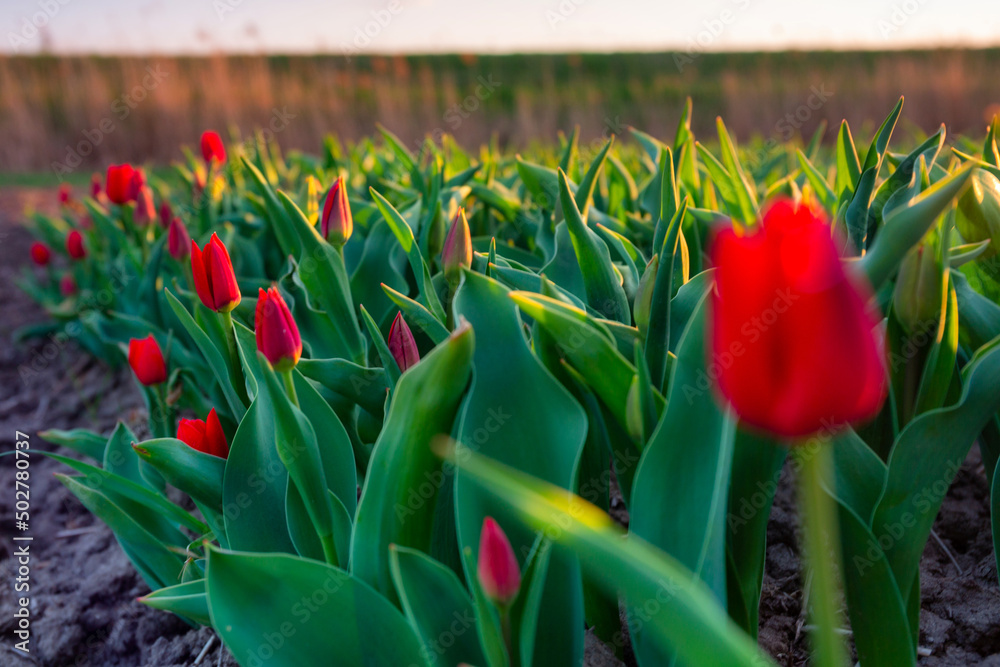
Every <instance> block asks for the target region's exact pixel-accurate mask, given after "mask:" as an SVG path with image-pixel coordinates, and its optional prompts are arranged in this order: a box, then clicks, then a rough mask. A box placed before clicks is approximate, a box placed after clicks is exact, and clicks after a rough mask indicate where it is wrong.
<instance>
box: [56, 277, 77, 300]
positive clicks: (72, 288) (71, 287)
mask: <svg viewBox="0 0 1000 667" xmlns="http://www.w3.org/2000/svg"><path fill="white" fill-rule="evenodd" d="M59 293H60V294H62V295H63V296H73V295H74V294H76V279H75V278H73V274H72V273H66V274H63V277H62V278H60V279H59Z"/></svg>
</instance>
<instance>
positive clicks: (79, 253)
mask: <svg viewBox="0 0 1000 667" xmlns="http://www.w3.org/2000/svg"><path fill="white" fill-rule="evenodd" d="M66 252H68V253H69V256H70V257H72V258H73V259H83V258H84V257H86V256H87V249H86V248H85V247H84V246H83V235H82V234H81V233H80V232H79V231H77V230H76V229H73V230H71V231H70V233H69V234H67V235H66Z"/></svg>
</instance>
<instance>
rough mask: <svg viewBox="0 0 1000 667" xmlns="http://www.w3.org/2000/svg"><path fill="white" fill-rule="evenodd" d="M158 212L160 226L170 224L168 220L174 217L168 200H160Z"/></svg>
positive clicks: (164, 226)
mask: <svg viewBox="0 0 1000 667" xmlns="http://www.w3.org/2000/svg"><path fill="white" fill-rule="evenodd" d="M159 214H160V226H161V227H163V228H164V229H166V228H167V227H169V226H170V221H171V220H173V219H174V210H173V209H172V208H170V202H168V201H167V200H166V199H164V200H163V201H161V202H160V208H159Z"/></svg>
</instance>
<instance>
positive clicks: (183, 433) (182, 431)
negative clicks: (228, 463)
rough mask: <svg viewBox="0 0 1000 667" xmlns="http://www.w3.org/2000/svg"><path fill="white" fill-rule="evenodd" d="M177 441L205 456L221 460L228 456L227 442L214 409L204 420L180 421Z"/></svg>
mask: <svg viewBox="0 0 1000 667" xmlns="http://www.w3.org/2000/svg"><path fill="white" fill-rule="evenodd" d="M177 439H178V440H181V441H183V442H184V443H185V444H187V445H188V446H189V447H191V448H192V449H197V450H198V451H199V452H203V453H205V454H211V455H212V456H218V457H219V458H222V459H224V458H227V457H228V456H229V442H228V441H227V440H226V434H225V433H223V431H222V424H221V423H219V415H217V414H215V408H212V409H211V410H210V411H209V413H208V417H206V418H205V419H204V420H201V419H182V420H181V421H180V424H178V425H177Z"/></svg>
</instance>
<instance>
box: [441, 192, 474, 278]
mask: <svg viewBox="0 0 1000 667" xmlns="http://www.w3.org/2000/svg"><path fill="white" fill-rule="evenodd" d="M441 264H442V265H443V267H444V277H445V278H446V279H447V280H448V282H449V283H451V284H452V285H455V284H457V283H458V281H459V280H460V279H461V277H462V267H465V268H468V267H470V266H472V234H471V233H470V232H469V221H468V220H466V219H465V209H464V208H460V209H458V213H456V214H455V218H454V220H452V221H451V229H449V230H448V236H447V237H446V238H445V240H444V248H442V249H441Z"/></svg>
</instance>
